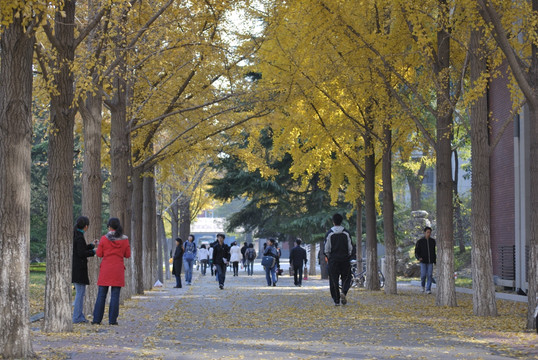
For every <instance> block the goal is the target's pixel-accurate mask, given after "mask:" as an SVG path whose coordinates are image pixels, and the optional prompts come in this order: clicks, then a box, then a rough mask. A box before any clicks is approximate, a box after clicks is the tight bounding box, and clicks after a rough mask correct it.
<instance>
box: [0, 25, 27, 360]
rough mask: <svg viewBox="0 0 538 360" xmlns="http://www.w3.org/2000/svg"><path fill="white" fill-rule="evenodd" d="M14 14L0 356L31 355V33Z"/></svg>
mask: <svg viewBox="0 0 538 360" xmlns="http://www.w3.org/2000/svg"><path fill="white" fill-rule="evenodd" d="M21 21H22V19H21V18H20V17H19V18H14V19H13V23H11V24H10V25H9V26H7V27H4V28H3V32H2V34H1V38H0V49H2V50H1V51H2V61H1V62H0V199H2V201H1V202H0V229H2V231H0V263H1V264H2V266H0V314H1V315H0V357H1V358H6V359H15V358H16V359H19V358H25V359H26V358H31V357H34V356H35V354H34V352H33V349H32V342H31V336H30V326H29V322H28V319H29V317H30V306H29V272H28V266H29V264H28V262H29V257H30V182H31V179H30V167H31V164H32V159H31V148H32V146H31V142H32V80H33V74H32V60H33V46H34V42H35V38H34V36H33V33H32V34H31V35H30V34H28V33H27V32H26V29H25V28H24V26H23V25H22V24H21Z"/></svg>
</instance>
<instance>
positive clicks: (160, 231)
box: [157, 214, 170, 283]
mask: <svg viewBox="0 0 538 360" xmlns="http://www.w3.org/2000/svg"><path fill="white" fill-rule="evenodd" d="M157 241H158V244H159V253H158V255H159V256H158V259H157V262H158V263H157V275H158V277H159V280H160V281H161V282H162V283H164V279H166V280H170V263H169V262H168V259H170V250H169V248H168V241H167V240H166V232H165V230H164V221H163V217H162V215H161V214H157ZM163 267H164V274H163Z"/></svg>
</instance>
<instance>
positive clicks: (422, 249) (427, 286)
mask: <svg viewBox="0 0 538 360" xmlns="http://www.w3.org/2000/svg"><path fill="white" fill-rule="evenodd" d="M431 234H432V228H431V227H429V226H426V227H425V228H424V236H423V237H421V238H420V239H419V240H418V241H417V243H416V244H415V257H416V258H417V260H418V261H419V262H420V285H421V286H422V292H426V294H431V293H432V282H433V264H435V263H436V261H437V254H436V252H435V239H434V238H432V237H431Z"/></svg>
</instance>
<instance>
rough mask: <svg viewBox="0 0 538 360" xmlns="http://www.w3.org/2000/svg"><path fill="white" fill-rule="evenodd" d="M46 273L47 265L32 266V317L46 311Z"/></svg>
mask: <svg viewBox="0 0 538 360" xmlns="http://www.w3.org/2000/svg"><path fill="white" fill-rule="evenodd" d="M46 272H47V269H46V266H45V263H38V264H31V265H30V315H35V314H37V313H40V312H43V311H44V309H45V283H46Z"/></svg>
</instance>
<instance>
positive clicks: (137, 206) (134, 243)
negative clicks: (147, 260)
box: [131, 168, 144, 295]
mask: <svg viewBox="0 0 538 360" xmlns="http://www.w3.org/2000/svg"><path fill="white" fill-rule="evenodd" d="M131 182H132V184H133V194H132V220H131V251H132V256H131V257H132V258H133V261H132V262H131V264H132V269H133V270H132V275H133V277H132V282H133V291H134V293H135V294H140V295H141V294H144V270H143V254H144V251H143V250H144V248H143V241H142V230H143V226H142V224H143V223H142V213H143V211H142V202H143V198H144V197H143V189H142V188H143V186H142V183H143V179H142V171H141V170H140V169H139V168H135V169H133V177H132V179H131Z"/></svg>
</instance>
